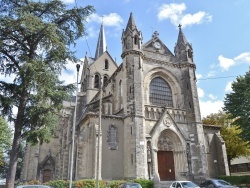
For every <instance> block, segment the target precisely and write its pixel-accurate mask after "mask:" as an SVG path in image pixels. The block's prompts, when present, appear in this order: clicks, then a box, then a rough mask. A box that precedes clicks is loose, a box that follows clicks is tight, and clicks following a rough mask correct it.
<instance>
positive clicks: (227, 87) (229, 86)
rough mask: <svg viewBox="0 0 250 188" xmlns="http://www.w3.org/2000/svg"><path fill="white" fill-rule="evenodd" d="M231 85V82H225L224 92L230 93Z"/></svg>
mask: <svg viewBox="0 0 250 188" xmlns="http://www.w3.org/2000/svg"><path fill="white" fill-rule="evenodd" d="M232 83H233V82H227V85H226V88H225V92H231V91H232Z"/></svg>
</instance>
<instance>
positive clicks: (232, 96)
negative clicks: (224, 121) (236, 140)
mask: <svg viewBox="0 0 250 188" xmlns="http://www.w3.org/2000/svg"><path fill="white" fill-rule="evenodd" d="M224 106H225V107H224V109H223V110H224V111H225V112H226V113H229V114H230V118H231V119H233V118H235V121H234V124H236V125H239V126H240V127H241V129H242V130H243V131H242V133H241V135H242V136H243V137H244V138H245V139H247V140H249V141H250V70H249V71H248V72H247V73H246V74H245V75H244V76H239V77H237V78H236V81H234V82H233V83H232V92H231V93H229V94H226V97H225V100H224Z"/></svg>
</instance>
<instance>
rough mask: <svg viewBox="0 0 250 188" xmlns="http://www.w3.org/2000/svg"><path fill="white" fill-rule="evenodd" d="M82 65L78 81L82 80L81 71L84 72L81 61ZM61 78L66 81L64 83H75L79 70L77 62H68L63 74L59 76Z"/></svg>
mask: <svg viewBox="0 0 250 188" xmlns="http://www.w3.org/2000/svg"><path fill="white" fill-rule="evenodd" d="M79 64H80V65H81V66H80V70H79V75H78V76H79V77H78V81H80V79H81V77H80V75H81V72H82V67H83V66H82V64H81V63H79ZM59 79H60V80H61V81H64V84H75V83H76V80H77V70H76V64H75V63H73V62H68V63H67V65H66V70H63V71H62V74H61V75H60V76H59Z"/></svg>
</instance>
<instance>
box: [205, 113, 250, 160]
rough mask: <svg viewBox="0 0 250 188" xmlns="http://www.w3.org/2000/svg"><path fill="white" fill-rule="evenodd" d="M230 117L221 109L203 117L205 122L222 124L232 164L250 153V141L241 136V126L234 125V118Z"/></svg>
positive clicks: (228, 155) (222, 134) (223, 136)
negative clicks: (236, 159) (234, 160)
mask: <svg viewBox="0 0 250 188" xmlns="http://www.w3.org/2000/svg"><path fill="white" fill-rule="evenodd" d="M229 117H230V115H229V114H226V113H225V112H223V111H219V112H218V113H213V114H210V115H208V116H207V117H205V118H203V119H202V122H203V123H204V124H209V125H220V126H222V128H221V136H222V138H223V139H224V141H225V144H226V150H227V160H228V164H229V165H231V161H232V160H233V159H235V158H238V157H241V156H245V157H248V156H249V155H250V143H249V141H246V140H244V139H243V138H242V137H241V133H242V130H241V128H240V127H239V126H236V125H234V119H230V118H229Z"/></svg>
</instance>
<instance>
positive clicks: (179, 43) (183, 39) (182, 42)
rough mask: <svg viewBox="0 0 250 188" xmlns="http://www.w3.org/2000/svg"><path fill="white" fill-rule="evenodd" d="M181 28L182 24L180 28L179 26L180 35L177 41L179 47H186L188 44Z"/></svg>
mask: <svg viewBox="0 0 250 188" xmlns="http://www.w3.org/2000/svg"><path fill="white" fill-rule="evenodd" d="M181 26H182V25H181V24H179V26H178V27H179V35H178V40H177V45H178V46H179V45H181V44H183V45H186V44H187V43H188V41H187V39H186V37H185V35H184V34H183V32H182V30H181Z"/></svg>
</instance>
